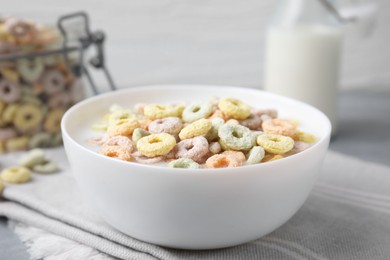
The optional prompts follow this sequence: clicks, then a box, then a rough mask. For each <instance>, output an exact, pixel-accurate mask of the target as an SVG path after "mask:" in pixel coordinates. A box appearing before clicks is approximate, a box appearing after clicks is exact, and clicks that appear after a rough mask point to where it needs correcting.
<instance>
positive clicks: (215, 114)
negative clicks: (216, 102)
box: [209, 109, 229, 122]
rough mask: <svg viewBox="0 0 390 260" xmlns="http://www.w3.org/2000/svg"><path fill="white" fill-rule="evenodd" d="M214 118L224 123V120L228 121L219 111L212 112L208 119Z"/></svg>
mask: <svg viewBox="0 0 390 260" xmlns="http://www.w3.org/2000/svg"><path fill="white" fill-rule="evenodd" d="M214 118H222V119H223V121H224V122H225V121H226V120H228V119H229V118H228V117H227V116H226V115H225V114H224V113H222V111H221V110H219V109H217V110H215V111H214V112H213V114H212V115H211V116H210V117H209V119H214Z"/></svg>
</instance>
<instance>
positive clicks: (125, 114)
mask: <svg viewBox="0 0 390 260" xmlns="http://www.w3.org/2000/svg"><path fill="white" fill-rule="evenodd" d="M122 119H135V116H134V114H133V112H131V111H130V110H126V109H120V110H115V111H114V112H112V113H111V114H110V116H109V117H108V124H109V125H114V124H115V123H116V122H118V121H119V120H122Z"/></svg>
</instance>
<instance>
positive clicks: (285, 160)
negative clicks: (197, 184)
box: [61, 84, 332, 176]
mask: <svg viewBox="0 0 390 260" xmlns="http://www.w3.org/2000/svg"><path fill="white" fill-rule="evenodd" d="M163 88H176V89H177V88H203V89H207V88H225V89H226V88H227V89H233V90H243V89H244V90H245V91H253V92H257V93H258V92H261V93H262V94H264V95H266V96H269V97H271V98H277V99H282V100H284V101H287V102H288V103H296V104H299V106H303V107H307V108H309V109H311V110H314V111H315V112H316V113H319V114H320V116H321V117H322V119H321V120H322V121H324V123H325V124H326V129H325V134H324V135H323V136H322V137H321V138H320V139H319V140H318V141H317V142H316V143H314V144H313V145H312V146H310V147H309V148H308V149H306V150H304V151H302V152H299V153H297V154H293V155H291V156H288V157H285V158H283V159H281V160H275V161H270V162H267V163H264V164H261V163H260V164H251V165H242V166H240V167H232V168H200V169H185V168H170V167H165V166H160V165H153V164H152V165H150V164H142V163H137V162H131V161H130V162H129V161H123V160H119V159H115V158H111V157H108V156H104V155H103V154H100V153H97V152H94V151H92V150H90V149H88V148H86V147H85V146H83V145H82V144H80V143H79V142H77V141H76V140H75V139H73V138H72V137H71V135H70V134H69V133H68V131H67V129H66V124H67V121H68V118H69V117H70V116H71V115H72V114H73V113H76V112H77V110H78V109H79V108H80V107H83V106H87V105H88V104H90V103H94V102H96V101H98V100H102V99H105V98H107V97H110V96H115V95H118V93H127V92H132V91H139V90H143V89H148V90H152V89H156V90H159V91H161V90H162V89H163ZM331 129H332V126H331V123H330V120H329V118H328V117H327V116H326V115H325V114H324V113H323V112H322V111H320V110H319V109H317V108H316V107H314V106H312V105H309V104H307V103H305V102H302V101H299V100H296V99H294V98H290V97H286V96H283V95H279V94H275V93H271V92H268V91H264V90H260V89H255V88H249V87H241V86H240V87H239V86H226V85H207V84H153V85H144V86H134V87H128V88H123V89H119V90H116V91H111V92H107V93H102V94H99V95H96V96H92V97H89V98H87V99H84V100H82V101H80V102H78V103H76V104H74V105H73V106H72V107H70V108H69V109H68V110H67V111H66V112H65V114H64V115H63V117H62V119H61V130H62V135H64V136H66V137H67V139H68V140H70V142H71V143H72V144H73V145H75V146H77V147H79V148H80V149H81V150H83V151H84V152H86V153H88V154H91V155H92V156H96V157H97V158H101V159H103V160H109V161H112V162H113V163H119V164H123V165H130V166H132V167H140V168H146V169H149V170H159V173H163V172H166V173H167V174H170V175H172V174H174V173H180V175H183V174H182V173H181V172H183V171H184V172H186V174H184V175H192V174H197V175H199V176H204V175H205V174H204V173H206V172H208V171H211V172H213V175H214V174H215V173H218V172H222V173H224V174H226V173H227V172H237V171H238V172H239V171H240V170H241V169H242V170H245V171H247V170H251V169H252V170H256V172H258V173H262V172H263V171H261V169H262V168H268V167H269V166H271V165H275V164H284V163H288V162H290V161H291V160H295V159H298V157H302V156H304V155H305V154H306V153H309V152H310V151H311V150H314V149H315V148H316V147H318V146H320V145H321V144H323V143H324V142H328V141H329V139H330V135H331ZM199 172H201V173H203V174H199Z"/></svg>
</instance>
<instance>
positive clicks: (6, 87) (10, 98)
mask: <svg viewBox="0 0 390 260" xmlns="http://www.w3.org/2000/svg"><path fill="white" fill-rule="evenodd" d="M21 95H22V89H21V87H20V86H19V85H18V84H16V83H14V82H12V81H10V80H7V79H4V78H3V79H1V82H0V99H2V100H3V101H4V102H5V103H13V102H16V101H18V100H19V98H20V97H21Z"/></svg>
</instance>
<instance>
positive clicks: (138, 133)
mask: <svg viewBox="0 0 390 260" xmlns="http://www.w3.org/2000/svg"><path fill="white" fill-rule="evenodd" d="M148 135H150V133H149V132H148V131H146V130H144V129H143V128H136V129H134V131H133V135H132V137H131V138H132V140H133V142H134V143H135V144H136V143H137V142H138V140H139V139H141V138H142V137H145V136H148Z"/></svg>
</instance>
